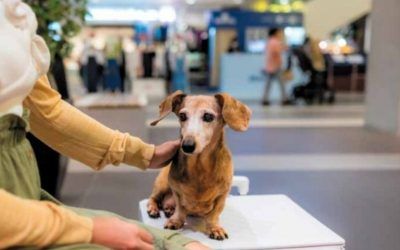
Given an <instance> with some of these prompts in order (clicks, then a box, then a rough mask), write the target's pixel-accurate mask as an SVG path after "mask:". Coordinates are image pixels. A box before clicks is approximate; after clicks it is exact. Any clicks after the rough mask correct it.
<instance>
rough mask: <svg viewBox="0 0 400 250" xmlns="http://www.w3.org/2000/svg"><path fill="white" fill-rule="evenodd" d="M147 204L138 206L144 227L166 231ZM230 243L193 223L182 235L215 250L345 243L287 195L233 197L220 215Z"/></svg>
mask: <svg viewBox="0 0 400 250" xmlns="http://www.w3.org/2000/svg"><path fill="white" fill-rule="evenodd" d="M146 204H147V200H143V201H141V202H140V203H139V213H140V215H139V216H140V218H141V220H142V221H143V223H145V224H147V225H150V226H154V227H157V228H163V225H164V222H165V220H166V218H165V217H164V215H163V214H162V217H161V218H158V219H152V218H150V217H149V216H148V215H147V212H146ZM221 224H222V226H223V227H224V228H225V229H226V231H227V232H228V234H229V239H228V240H224V241H216V240H212V239H209V238H208V237H207V236H206V235H204V234H203V233H200V232H196V231H194V230H193V228H201V227H202V226H203V225H201V223H200V224H199V222H198V221H196V220H194V219H190V220H189V221H188V223H187V224H186V225H185V227H184V229H183V230H180V231H181V232H182V233H183V234H185V235H187V236H189V237H191V238H194V239H197V240H199V241H201V242H203V243H204V244H206V245H208V246H210V247H211V248H212V249H240V250H245V249H291V250H293V249H299V250H300V249H302V250H304V249H310V250H338V249H340V250H343V249H344V244H345V241H344V239H343V238H341V237H340V236H339V235H337V234H336V233H334V232H333V231H332V230H330V229H329V228H327V227H326V226H324V225H323V224H322V223H320V222H319V221H318V220H316V219H315V218H314V217H312V216H311V215H310V214H308V213H307V212H306V211H305V210H303V209H302V208H301V207H300V206H298V205H297V204H296V203H295V202H293V201H292V200H291V199H290V198H288V197H287V196H285V195H248V196H230V197H229V198H228V199H227V203H226V206H225V209H224V211H223V213H222V215H221Z"/></svg>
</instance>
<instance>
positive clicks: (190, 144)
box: [182, 138, 196, 154]
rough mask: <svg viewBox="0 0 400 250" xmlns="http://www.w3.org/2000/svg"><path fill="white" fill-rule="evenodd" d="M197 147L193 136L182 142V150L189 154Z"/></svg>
mask: <svg viewBox="0 0 400 250" xmlns="http://www.w3.org/2000/svg"><path fill="white" fill-rule="evenodd" d="M195 149H196V142H195V141H194V139H192V138H188V139H184V140H183V142H182V150H183V152H185V153H187V154H191V153H193V152H194V150H195Z"/></svg>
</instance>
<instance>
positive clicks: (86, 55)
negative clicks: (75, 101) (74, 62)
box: [80, 40, 104, 93]
mask: <svg viewBox="0 0 400 250" xmlns="http://www.w3.org/2000/svg"><path fill="white" fill-rule="evenodd" d="M80 64H81V69H82V78H83V81H84V83H85V87H86V89H87V91H88V93H95V92H97V87H98V84H99V82H100V81H101V79H102V75H103V67H104V66H103V65H104V55H103V53H102V52H101V51H99V50H97V49H96V48H95V47H94V46H93V44H92V41H91V40H87V41H86V42H85V45H84V48H83V51H82V55H81V58H80Z"/></svg>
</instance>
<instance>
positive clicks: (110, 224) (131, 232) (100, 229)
mask: <svg viewBox="0 0 400 250" xmlns="http://www.w3.org/2000/svg"><path fill="white" fill-rule="evenodd" d="M92 243H94V244H97V245H101V246H105V247H109V248H111V249H124V250H125V249H126V250H134V249H140V250H152V249H154V246H153V237H152V235H151V234H150V233H149V232H147V231H146V230H144V229H142V228H140V227H138V226H136V225H135V224H131V223H128V222H125V221H122V220H120V219H117V218H112V217H96V218H94V219H93V236H92Z"/></svg>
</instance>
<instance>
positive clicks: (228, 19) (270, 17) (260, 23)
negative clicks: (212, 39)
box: [209, 10, 303, 29]
mask: <svg viewBox="0 0 400 250" xmlns="http://www.w3.org/2000/svg"><path fill="white" fill-rule="evenodd" d="M249 26H251V27H266V28H271V27H299V26H303V14H302V13H298V12H296V13H271V12H263V13H260V12H253V11H248V10H226V11H214V12H212V14H211V19H210V23H209V27H217V28H218V27H220V28H223V27H236V28H237V29H243V28H244V29H245V28H246V27H249Z"/></svg>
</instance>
